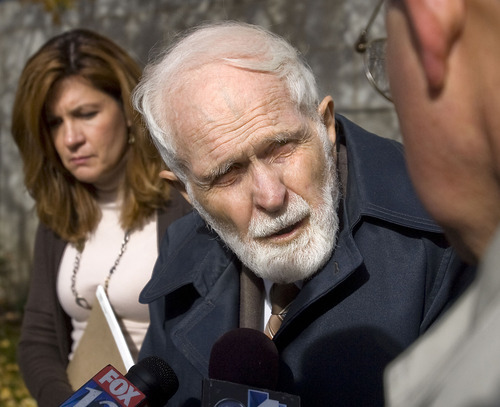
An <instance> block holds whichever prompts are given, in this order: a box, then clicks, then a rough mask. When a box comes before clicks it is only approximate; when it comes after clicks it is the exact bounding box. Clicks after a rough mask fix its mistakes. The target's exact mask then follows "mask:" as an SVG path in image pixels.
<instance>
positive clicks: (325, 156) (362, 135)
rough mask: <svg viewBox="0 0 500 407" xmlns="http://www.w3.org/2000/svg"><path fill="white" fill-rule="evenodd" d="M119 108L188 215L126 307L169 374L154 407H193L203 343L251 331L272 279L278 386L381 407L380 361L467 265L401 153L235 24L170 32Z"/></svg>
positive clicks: (430, 316) (305, 399) (286, 50)
mask: <svg viewBox="0 0 500 407" xmlns="http://www.w3.org/2000/svg"><path fill="white" fill-rule="evenodd" d="M134 104H135V106H136V107H137V108H138V110H140V111H141V113H143V114H144V116H145V119H146V122H147V124H148V127H149V129H150V132H151V134H152V136H153V138H154V140H155V143H156V144H157V146H158V148H159V150H160V152H161V154H162V156H163V158H164V160H165V162H166V163H167V165H168V167H169V169H170V170H166V171H164V172H163V173H162V176H163V177H164V178H165V179H167V180H168V181H169V182H170V183H171V184H172V185H174V186H175V187H177V188H179V190H180V191H181V192H182V193H183V194H184V195H185V196H186V198H187V199H189V200H190V202H191V203H192V204H193V206H194V207H195V208H196V210H197V211H196V212H193V213H192V214H190V215H187V216H186V217H184V218H183V219H181V220H180V221H178V222H176V223H174V224H173V225H172V226H171V227H170V228H169V230H168V231H167V235H166V238H165V239H164V240H163V243H162V247H161V249H160V257H159V260H158V262H157V263H156V266H155V270H154V273H153V277H152V279H151V281H150V282H149V283H148V285H147V286H146V287H145V289H144V290H143V292H142V293H141V298H140V300H141V301H142V302H144V303H150V314H151V325H150V328H149V330H148V334H147V336H146V339H145V342H144V344H143V348H142V350H141V353H140V357H146V356H148V355H151V354H153V355H154V354H156V355H158V356H161V357H162V358H164V359H165V360H167V361H168V363H169V364H170V365H171V366H172V368H173V369H174V370H175V372H176V374H177V375H178V377H179V382H180V388H179V390H178V392H177V393H176V394H175V395H174V397H173V398H172V399H171V400H170V402H169V403H168V405H172V406H199V405H200V397H201V384H202V379H203V378H204V377H207V376H208V364H209V356H210V352H211V349H212V346H213V344H214V342H215V341H216V340H217V339H218V338H219V337H220V336H221V335H223V334H224V333H225V332H227V331H229V330H231V329H234V328H237V327H250V328H254V329H258V330H263V331H264V330H265V331H266V332H267V329H266V328H265V327H266V323H265V321H266V320H267V318H268V316H269V315H270V314H271V309H270V306H269V301H267V300H265V298H267V297H269V294H272V293H273V292H275V290H278V289H279V288H280V285H281V286H283V285H284V284H287V283H288V284H290V285H291V288H295V289H296V291H298V295H297V296H296V298H295V300H293V301H291V302H289V303H288V307H287V308H288V311H287V313H286V315H285V316H284V321H283V324H282V325H281V327H280V328H279V329H278V330H277V332H276V331H274V332H267V333H268V334H269V336H272V337H273V340H274V342H275V344H276V346H277V348H278V350H279V352H280V376H279V380H278V384H277V389H278V390H281V391H284V392H288V393H293V394H297V395H299V396H300V397H301V399H302V405H304V406H320V405H336V406H352V405H363V406H381V405H383V380H382V374H383V369H384V367H385V366H386V364H387V363H388V362H389V361H390V360H391V359H393V358H394V357H395V356H396V355H397V354H398V353H399V352H400V351H402V350H403V349H404V348H406V347H407V346H408V345H409V344H410V343H412V342H413V341H414V340H415V339H416V338H417V337H418V336H419V335H420V334H421V333H423V332H425V331H426V330H427V329H428V328H429V326H431V325H432V323H433V322H434V321H435V320H436V319H437V318H438V317H439V315H440V314H441V313H442V312H443V310H445V309H446V307H447V306H448V305H449V304H450V302H452V300H453V298H454V297H455V296H456V295H458V294H459V293H460V292H461V290H462V289H463V288H464V287H465V286H466V285H467V280H468V278H466V276H467V275H468V272H470V271H471V270H465V266H464V264H462V263H461V262H460V261H459V260H458V258H457V256H456V255H455V253H454V251H453V250H452V249H451V248H449V247H448V245H447V243H446V241H445V239H444V237H443V235H442V234H441V230H440V228H438V227H437V225H435V224H434V223H433V222H432V221H431V219H430V218H429V217H428V215H427V213H426V212H425V211H424V210H423V208H422V207H421V205H420V203H419V201H418V200H417V198H416V196H415V194H414V191H413V189H412V186H411V182H410V180H409V178H408V177H407V174H406V170H405V163H404V154H403V149H402V147H401V145H400V144H399V143H397V142H395V141H392V140H388V139H384V138H381V137H377V136H375V135H373V134H370V133H368V132H366V131H364V130H363V129H361V128H359V127H358V126H356V125H355V124H354V123H352V122H350V121H349V120H347V119H346V118H344V117H342V116H340V115H335V113H334V106H333V100H332V98H331V97H330V96H327V97H325V98H324V99H323V100H322V101H320V100H319V97H318V90H317V87H316V83H315V79H314V76H313V74H312V72H311V70H310V68H309V67H308V66H307V65H306V64H305V62H303V61H302V59H301V57H300V56H299V55H298V52H297V50H296V49H294V48H293V47H292V46H291V45H290V44H289V43H288V42H286V41H285V40H284V39H282V38H281V37H279V36H276V35H274V34H272V33H270V32H268V31H266V30H264V29H262V28H260V27H257V26H252V25H247V24H243V23H235V22H225V23H220V24H214V25H206V26H202V27H200V28H198V29H195V30H193V31H190V32H189V33H187V34H186V35H185V36H183V37H181V39H180V41H179V42H177V43H176V44H174V45H173V46H172V47H171V48H169V49H168V50H167V51H166V52H165V53H163V55H161V56H160V57H159V59H158V60H157V62H153V63H151V64H150V65H149V66H148V67H146V69H145V71H144V76H143V79H142V80H141V82H140V84H139V86H138V87H137V88H136V90H135V91H134ZM193 247H195V248H196V250H193ZM274 283H278V285H273V284H274ZM271 287H272V288H271ZM276 287H277V288H276ZM273 334H274V336H273Z"/></svg>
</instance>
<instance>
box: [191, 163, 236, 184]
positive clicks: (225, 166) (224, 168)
mask: <svg viewBox="0 0 500 407" xmlns="http://www.w3.org/2000/svg"><path fill="white" fill-rule="evenodd" d="M235 163H236V160H235V159H229V160H227V161H224V162H223V163H221V164H219V165H217V166H216V167H214V168H212V169H210V170H209V171H208V173H207V174H204V175H200V176H197V175H194V174H193V178H194V182H195V183H196V184H197V185H198V186H199V187H201V188H209V187H210V185H212V184H213V182H214V180H216V179H217V178H219V177H221V176H223V175H224V174H227V173H228V172H229V170H230V168H231V167H232V166H233V165H234V164H235Z"/></svg>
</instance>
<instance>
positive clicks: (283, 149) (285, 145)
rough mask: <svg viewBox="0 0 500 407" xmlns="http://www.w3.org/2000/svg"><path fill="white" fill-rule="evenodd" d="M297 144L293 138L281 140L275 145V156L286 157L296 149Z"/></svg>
mask: <svg viewBox="0 0 500 407" xmlns="http://www.w3.org/2000/svg"><path fill="white" fill-rule="evenodd" d="M296 146H297V144H296V143H294V142H293V141H291V140H282V141H279V142H278V143H276V145H275V148H274V151H273V156H274V157H275V158H280V157H286V156H288V155H289V154H291V153H292V152H293V151H294V150H295V148H296Z"/></svg>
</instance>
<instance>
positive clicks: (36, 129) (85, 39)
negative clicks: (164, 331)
mask: <svg viewBox="0 0 500 407" xmlns="http://www.w3.org/2000/svg"><path fill="white" fill-rule="evenodd" d="M140 74H141V70H140V68H139V67H138V65H137V64H136V63H135V62H134V60H133V59H132V58H131V57H130V56H129V55H128V54H127V53H126V52H124V51H123V50H122V49H121V48H120V47H118V46H117V45H116V44H115V43H113V42H112V41H110V40H109V39H107V38H105V37H103V36H101V35H99V34H96V33H94V32H91V31H88V30H83V29H78V30H73V31H69V32H67V33H63V34H61V35H58V36H56V37H54V38H52V39H51V40H49V41H48V42H47V43H46V44H45V45H43V46H42V48H41V49H40V50H39V51H38V52H37V53H36V54H35V55H34V56H32V57H31V58H30V59H29V60H28V62H27V64H26V66H25V68H24V70H23V72H22V74H21V78H20V81H19V86H18V90H17V94H16V99H15V103H14V109H13V120H12V134H13V137H14V140H15V142H16V144H17V146H18V148H19V151H20V153H21V157H22V159H23V164H24V175H25V184H26V188H27V189H28V191H29V193H30V194H31V196H32V197H33V199H34V200H35V204H36V210H37V214H38V218H39V221H40V224H39V227H38V231H37V235H36V241H35V252H34V259H33V264H34V267H33V271H32V276H31V283H30V290H29V296H28V301H27V304H26V308H25V314H24V320H23V327H22V333H21V339H20V342H19V365H20V368H21V372H22V374H23V377H24V380H25V382H26V385H27V387H28V389H29V390H30V392H31V394H32V395H33V397H34V398H35V399H36V400H37V402H38V404H39V405H40V406H42V407H50V406H58V405H59V404H60V403H61V402H63V401H64V400H65V399H67V398H68V397H69V396H70V395H71V394H72V393H73V389H72V388H71V385H70V383H69V380H68V377H67V374H66V369H67V366H68V362H69V360H70V359H71V357H72V354H73V352H74V351H75V349H76V347H77V346H78V343H79V340H80V338H81V336H82V334H83V332H84V330H85V326H86V323H87V318H88V316H89V313H90V308H91V306H92V302H93V300H94V296H95V291H96V287H97V286H98V285H102V286H104V288H105V290H106V292H107V295H108V297H109V300H110V302H111V305H112V307H113V308H114V311H115V313H116V314H117V317H118V318H119V321H120V323H121V326H122V328H123V330H124V333H125V335H126V337H127V340H128V341H129V345H130V348H131V351H132V355H133V356H134V357H136V356H137V353H138V350H139V349H140V346H141V344H142V340H143V338H144V335H145V333H146V330H147V327H148V325H149V313H148V308H147V306H145V305H142V304H139V302H138V296H139V293H140V291H141V289H142V287H143V286H144V285H145V284H146V282H147V281H148V280H149V278H150V276H151V271H152V269H153V265H154V262H155V260H156V257H157V248H158V242H159V239H160V238H161V237H162V236H163V233H164V231H165V229H166V227H167V226H168V225H169V224H170V223H171V222H172V221H173V220H175V219H177V218H179V217H180V216H182V215H184V214H185V213H187V212H188V211H189V210H190V206H189V205H188V204H187V202H185V201H184V200H183V199H182V198H181V197H180V195H178V194H177V193H176V192H175V191H174V190H173V189H172V190H170V189H169V187H168V185H167V184H166V183H165V182H162V180H161V178H160V177H159V176H158V174H159V172H160V171H161V170H162V169H163V168H162V162H161V158H160V156H159V155H158V153H157V151H156V149H155V147H154V146H153V144H152V143H151V141H150V139H149V136H148V134H147V133H146V131H145V129H144V128H143V126H142V124H141V120H140V118H139V115H138V114H137V113H136V112H135V111H134V110H133V108H132V106H131V103H130V93H131V91H132V90H133V88H134V87H135V85H136V84H137V82H138V80H139V76H140Z"/></svg>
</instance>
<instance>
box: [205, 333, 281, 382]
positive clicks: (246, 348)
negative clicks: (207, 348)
mask: <svg viewBox="0 0 500 407" xmlns="http://www.w3.org/2000/svg"><path fill="white" fill-rule="evenodd" d="M278 370H279V354H278V349H277V348H276V345H275V344H274V342H273V341H272V340H271V339H269V338H268V337H267V336H266V335H265V334H264V333H263V332H260V331H257V330H255V329H250V328H237V329H234V330H232V331H229V332H226V333H225V334H224V335H222V336H221V337H220V338H219V339H218V340H217V341H216V342H215V343H214V345H213V347H212V351H211V353H210V362H209V365H208V376H209V377H210V378H211V379H215V380H224V381H227V382H233V383H238V384H243V385H246V386H250V387H259V388H263V389H268V390H274V389H275V388H276V385H277V383H278Z"/></svg>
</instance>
